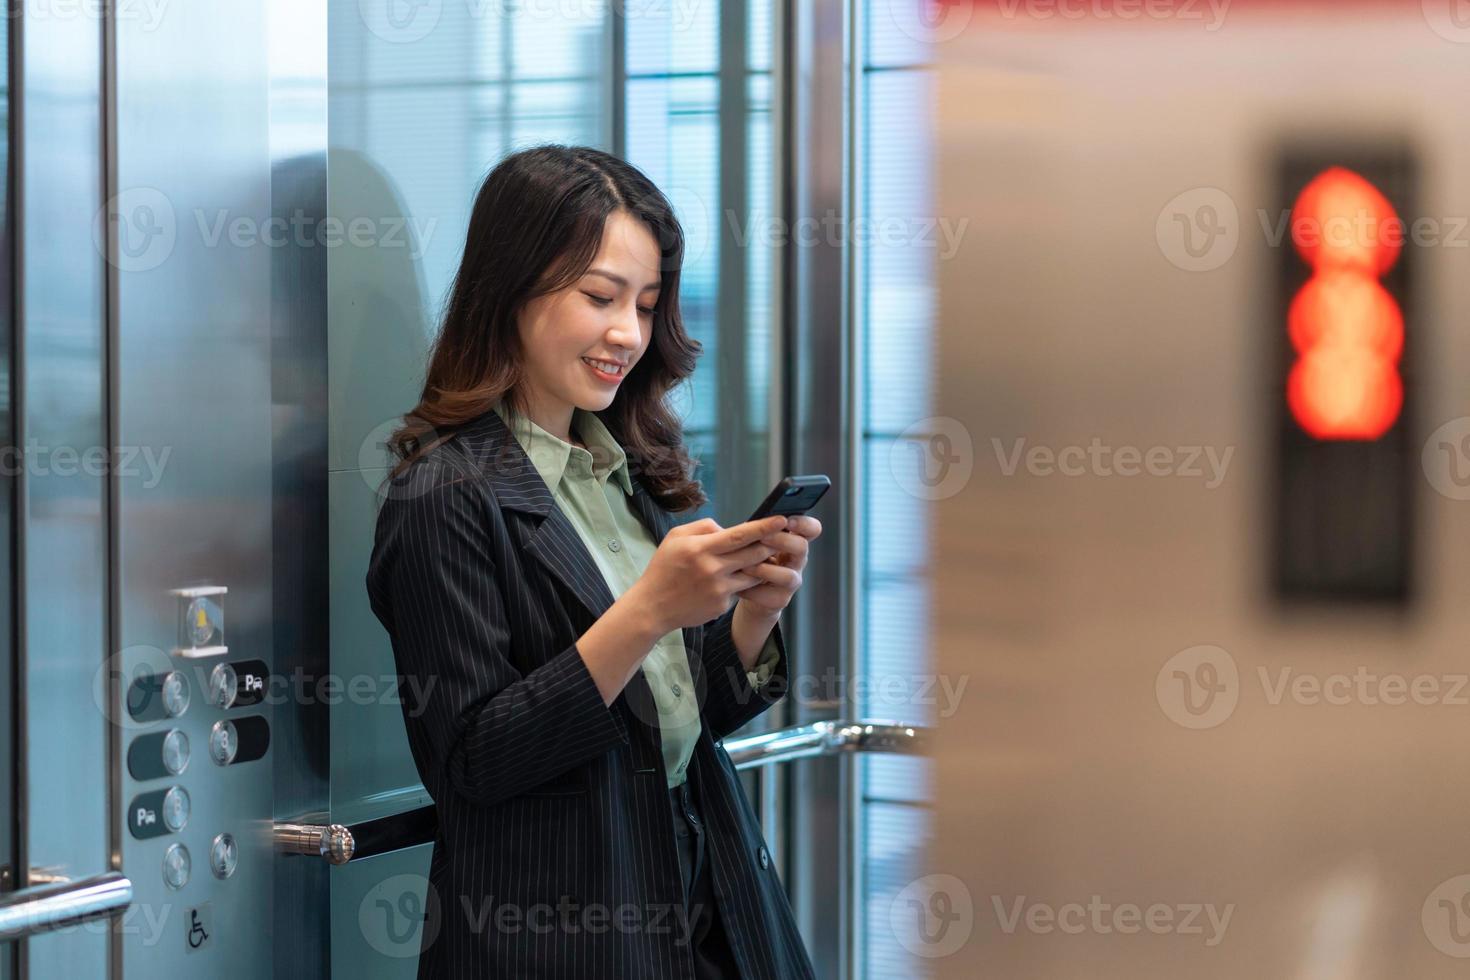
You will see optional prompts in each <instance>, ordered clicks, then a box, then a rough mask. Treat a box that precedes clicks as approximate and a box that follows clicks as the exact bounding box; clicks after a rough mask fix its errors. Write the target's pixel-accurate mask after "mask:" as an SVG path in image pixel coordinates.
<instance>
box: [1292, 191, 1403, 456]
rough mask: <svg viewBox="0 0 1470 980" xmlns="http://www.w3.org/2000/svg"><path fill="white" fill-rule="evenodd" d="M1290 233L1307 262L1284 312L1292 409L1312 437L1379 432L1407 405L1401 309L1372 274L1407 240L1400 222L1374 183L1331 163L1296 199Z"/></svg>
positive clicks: (1390, 261) (1379, 272)
mask: <svg viewBox="0 0 1470 980" xmlns="http://www.w3.org/2000/svg"><path fill="white" fill-rule="evenodd" d="M1291 235H1292V241H1293V243H1295V245H1296V249H1297V253H1298V254H1299V255H1301V257H1302V259H1303V260H1305V261H1306V262H1307V264H1309V265H1310V266H1311V267H1312V270H1313V273H1312V278H1311V279H1309V280H1307V283H1306V285H1304V286H1302V288H1301V290H1300V291H1299V292H1298V293H1297V295H1296V297H1295V298H1294V299H1293V300H1292V303H1291V309H1290V312H1289V313H1288V315H1287V320H1288V324H1287V326H1288V330H1289V331H1290V335H1291V342H1292V346H1293V347H1294V348H1295V349H1296V351H1297V354H1298V355H1299V357H1298V360H1297V362H1296V364H1295V365H1293V367H1292V370H1291V375H1290V377H1289V378H1288V379H1287V384H1286V389H1287V390H1286V395H1287V403H1288V405H1289V406H1290V408H1291V413H1292V416H1293V417H1294V418H1295V419H1296V421H1297V424H1299V425H1300V426H1301V427H1302V428H1303V429H1304V430H1306V432H1307V433H1308V434H1309V435H1311V436H1313V437H1315V438H1317V439H1377V438H1378V437H1379V436H1381V435H1383V433H1384V432H1386V431H1388V429H1389V428H1390V427H1391V426H1392V425H1393V423H1394V422H1395V421H1396V420H1397V419H1398V416H1399V410H1400V408H1401V407H1402V405H1403V394H1404V393H1403V383H1402V381H1401V380H1400V378H1399V374H1398V360H1399V355H1400V353H1401V352H1402V351H1403V346H1404V317H1403V313H1402V311H1400V309H1399V306H1398V303H1397V302H1395V300H1394V298H1393V297H1392V296H1391V295H1390V294H1389V292H1388V290H1386V289H1384V288H1383V286H1382V284H1381V283H1379V281H1378V279H1379V277H1380V276H1382V275H1383V274H1384V273H1385V272H1387V271H1388V270H1389V269H1391V268H1392V267H1393V264H1394V262H1395V261H1397V259H1398V256H1399V252H1400V251H1401V250H1402V248H1403V222H1402V221H1401V220H1400V219H1399V216H1398V215H1397V214H1396V213H1395V212H1394V209H1393V205H1391V204H1389V202H1388V199H1387V198H1386V197H1384V196H1383V194H1382V193H1380V192H1379V190H1378V189H1377V188H1376V187H1374V186H1373V185H1372V184H1371V183H1369V182H1368V181H1367V180H1364V179H1363V178H1362V177H1361V176H1359V175H1358V174H1355V173H1353V172H1352V171H1350V170H1345V169H1343V168H1342V167H1331V168H1329V169H1327V170H1324V171H1323V172H1322V173H1320V174H1318V175H1317V176H1316V177H1315V178H1313V179H1312V181H1311V183H1309V184H1308V185H1307V186H1306V188H1305V189H1304V190H1303V191H1302V193H1301V195H1300V196H1299V197H1298V198H1297V200H1296V204H1295V206H1294V207H1293V208H1292V220H1291Z"/></svg>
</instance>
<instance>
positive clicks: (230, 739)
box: [209, 721, 240, 766]
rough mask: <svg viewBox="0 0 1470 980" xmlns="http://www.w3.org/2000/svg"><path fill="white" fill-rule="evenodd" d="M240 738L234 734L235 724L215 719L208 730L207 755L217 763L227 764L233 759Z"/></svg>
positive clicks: (237, 749) (238, 746)
mask: <svg viewBox="0 0 1470 980" xmlns="http://www.w3.org/2000/svg"><path fill="white" fill-rule="evenodd" d="M239 748H240V739H239V738H238V737H237V736H236V734H235V725H234V723H233V722H229V721H217V722H215V723H214V726H213V727H212V728H210V730H209V757H210V758H211V759H213V760H214V761H215V763H216V764H217V765H221V766H227V765H229V764H230V763H232V762H234V761H235V753H236V752H237V751H239Z"/></svg>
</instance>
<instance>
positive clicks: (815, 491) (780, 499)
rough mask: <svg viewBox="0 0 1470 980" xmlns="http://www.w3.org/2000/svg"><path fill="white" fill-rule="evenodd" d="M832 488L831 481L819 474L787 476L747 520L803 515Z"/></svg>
mask: <svg viewBox="0 0 1470 980" xmlns="http://www.w3.org/2000/svg"><path fill="white" fill-rule="evenodd" d="M831 486H832V481H831V480H829V479H827V478H826V477H825V476H823V475H822V474H821V473H814V474H809V475H807V476H788V477H786V478H785V479H784V480H782V481H781V482H780V483H778V484H776V487H775V489H773V490H772V491H771V492H770V493H768V494H767V495H766V499H765V500H762V501H761V505H760V506H759V507H757V508H756V509H755V513H754V514H751V515H750V517H749V518H747V520H751V521H758V520H760V519H761V518H762V517H774V516H775V515H777V514H784V515H785V516H787V517H795V516H797V515H799V514H805V513H806V512H807V511H809V510H811V509H812V508H813V507H815V506H816V505H817V501H818V500H821V499H822V494H824V493H826V492H827V491H828V490H829V489H830V488H831Z"/></svg>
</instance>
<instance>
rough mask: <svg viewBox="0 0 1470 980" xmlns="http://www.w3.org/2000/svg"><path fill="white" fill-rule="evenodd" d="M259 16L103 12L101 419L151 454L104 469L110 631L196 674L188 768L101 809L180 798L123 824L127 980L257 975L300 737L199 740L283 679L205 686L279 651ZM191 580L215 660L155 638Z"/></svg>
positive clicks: (270, 709)
mask: <svg viewBox="0 0 1470 980" xmlns="http://www.w3.org/2000/svg"><path fill="white" fill-rule="evenodd" d="M267 13H268V11H267V6H266V5H265V4H260V3H224V2H205V0H201V2H193V3H189V4H176V5H169V6H165V7H163V8H161V16H159V17H157V18H154V19H151V20H150V19H147V18H143V17H137V16H135V17H127V18H124V17H121V16H119V17H118V18H117V20H116V25H115V42H114V48H113V57H114V58H115V68H114V73H113V78H112V82H113V85H114V90H113V92H112V93H111V94H112V100H111V102H112V111H113V113H114V116H113V119H112V132H113V133H114V134H115V156H114V159H113V162H112V174H111V177H112V186H111V187H110V188H109V189H110V191H111V193H112V194H113V195H115V197H114V211H115V212H116V215H117V220H116V222H115V225H114V231H115V239H114V241H113V243H112V248H113V252H112V256H113V262H114V270H113V275H114V277H115V289H114V296H115V308H114V311H113V321H112V329H113V334H112V342H113V344H114V349H115V353H114V361H113V369H114V372H115V373H114V386H115V393H114V398H115V412H116V417H115V420H114V434H115V438H116V441H117V442H118V444H119V445H121V446H123V447H137V448H138V449H139V450H144V451H147V450H151V451H152V452H153V453H154V454H155V455H154V460H155V463H156V464H157V465H156V466H155V468H153V469H150V468H149V467H147V466H146V465H145V466H143V467H140V468H139V469H140V472H138V473H135V474H120V475H119V476H118V478H117V480H116V481H115V494H116V501H115V507H116V510H115V513H116V527H115V534H116V554H115V568H114V571H115V576H116V581H115V595H114V602H115V604H116V621H115V624H114V636H113V642H114V646H115V648H116V649H118V650H119V651H120V656H119V660H120V665H121V667H122V670H123V673H124V675H125V676H131V675H132V674H133V673H134V672H135V671H137V670H139V669H157V668H162V667H171V668H172V669H175V670H181V671H183V672H184V673H185V675H186V676H187V678H188V681H189V683H190V685H191V687H192V699H191V704H190V707H189V708H188V710H187V711H186V712H185V713H184V714H183V715H182V716H181V717H179V718H178V719H176V720H174V721H173V722H172V724H173V726H174V727H178V728H181V729H182V730H183V731H184V732H185V733H186V734H187V735H188V737H189V741H190V743H191V746H192V760H191V761H190V763H189V766H188V768H187V769H186V770H185V772H184V773H183V774H182V775H180V776H178V777H176V778H174V779H172V780H164V781H150V782H147V783H140V782H138V781H136V780H134V779H133V778H132V776H131V775H129V774H127V773H124V774H123V776H122V799H123V805H122V806H119V807H116V808H114V817H115V818H117V819H122V817H123V813H124V807H125V806H126V804H127V802H128V801H130V800H131V799H132V798H133V796H134V794H136V793H138V792H141V791H143V790H145V789H152V788H154V787H155V786H156V785H167V784H168V783H170V782H172V783H176V784H178V785H181V786H183V787H185V788H186V789H187V790H188V792H189V794H190V797H191V800H192V813H191V815H190V818H189V821H188V824H187V825H186V826H185V827H184V829H183V830H182V831H180V832H178V833H176V834H171V835H166V836H164V837H158V838H152V839H148V840H138V839H136V838H134V837H133V836H132V834H131V833H129V832H127V831H126V830H124V831H123V832H122V833H121V834H120V840H121V851H122V858H123V867H124V868H126V869H127V871H128V873H129V875H130V877H131V878H132V879H133V882H134V887H135V890H136V902H135V904H136V905H137V906H139V907H141V909H142V910H143V911H144V912H145V913H147V914H148V918H149V921H150V922H152V923H155V924H156V926H155V927H154V928H153V929H151V930H145V931H142V932H139V933H134V934H127V935H124V936H123V937H122V959H123V967H124V971H123V972H124V975H126V976H139V977H141V976H168V977H178V976H191V975H192V976H210V977H218V978H234V977H262V976H268V975H270V973H271V963H272V954H271V944H270V936H271V933H272V929H273V926H274V921H275V920H274V917H273V915H272V904H273V895H274V890H273V889H274V886H273V874H274V860H273V855H272V850H271V837H270V828H271V824H272V817H273V810H272V789H273V766H274V763H275V758H276V756H277V755H278V754H280V753H282V752H294V751H298V748H297V747H296V746H292V745H283V744H282V742H281V741H280V740H279V738H278V739H276V740H275V741H274V742H273V744H272V745H271V746H270V748H269V749H268V750H267V752H266V754H265V756H264V757H263V758H261V759H258V760H256V761H253V762H244V763H236V764H234V765H230V766H220V765H216V764H215V763H214V762H213V761H211V758H210V754H209V737H210V730H211V726H212V725H213V723H214V722H216V721H220V720H223V719H225V718H227V717H234V718H238V717H239V716H241V715H245V714H249V715H260V716H263V717H265V718H266V719H267V721H273V720H274V716H275V714H276V708H277V707H279V705H276V704H273V703H272V702H273V701H277V700H279V699H280V698H282V697H284V698H286V699H288V700H289V699H290V698H292V697H294V696H295V695H294V689H293V688H291V687H289V686H288V687H281V686H279V685H268V688H267V691H266V694H267V699H266V701H265V702H263V703H262V704H260V705H257V706H255V707H252V708H249V709H240V708H235V709H231V710H230V711H225V710H222V709H220V708H217V707H214V706H213V705H211V704H210V703H209V699H208V697H207V695H208V677H209V672H210V669H211V668H212V667H213V665H214V664H215V663H217V662H219V661H221V660H238V659H242V658H250V659H259V660H264V661H265V662H266V663H267V665H271V666H273V665H274V664H275V624H274V621H273V616H272V613H273V602H274V598H275V595H274V591H273V557H274V556H273V549H272V541H273V538H272V535H273V518H274V517H275V516H276V515H275V514H273V511H272V491H273V488H274V482H273V473H272V451H273V438H274V436H275V434H276V433H275V426H276V424H277V423H278V422H279V423H280V424H281V426H282V428H283V430H288V429H289V426H290V424H291V422H292V421H293V418H292V413H293V409H292V408H291V407H288V408H287V410H285V411H283V412H282V413H281V417H280V418H279V419H278V418H276V417H275V416H274V415H273V410H272V383H273V371H272V361H271V333H272V329H273V325H274V324H275V322H276V321H275V320H274V319H273V315H274V314H275V312H276V311H275V310H273V308H272V303H271V297H272V276H273V271H275V272H279V269H278V267H277V266H276V261H275V257H276V255H277V253H278V251H279V250H280V249H282V248H289V247H290V244H289V243H290V242H292V241H293V240H294V234H295V233H294V231H293V230H292V227H291V226H289V225H288V226H286V227H281V226H279V225H278V224H275V223H272V222H271V221H270V220H269V219H271V218H272V217H273V216H274V213H275V212H274V207H275V205H276V204H277V202H275V201H273V199H272V186H271V179H272V163H273V158H272V146H273V145H272V139H271V137H272V129H271V118H270V114H269V110H270V97H271V86H270V81H271V78H270V62H269V58H270V53H271V50H272V49H271V45H270V43H269V40H268V35H267V28H268V17H267ZM281 29H282V30H289V27H282V28H281ZM307 166H308V167H309V166H310V164H309V163H308V164H307ZM305 196H306V197H307V198H308V199H309V197H310V194H309V192H305ZM293 315H294V313H293V311H292V310H289V309H288V310H287V311H283V312H282V320H281V321H280V322H281V323H282V324H283V325H288V324H289V325H295V324H296V323H297V322H298V321H296V320H293V319H292V317H293ZM283 390H289V387H285V388H283ZM287 398H288V406H291V405H292V403H291V402H290V400H289V399H290V396H287ZM288 436H289V432H287V433H286V437H288ZM306 441H307V443H308V445H309V444H310V440H309V439H308V440H306ZM308 452H309V450H308ZM145 463H146V460H145ZM282 479H283V480H287V481H289V480H290V479H291V477H290V475H289V474H288V475H283V476H282ZM195 586H213V587H219V586H223V587H225V588H227V589H228V593H226V594H225V595H224V596H223V605H224V641H225V644H226V645H227V646H228V654H227V655H225V656H213V657H204V658H200V659H186V658H183V657H179V656H175V655H173V654H172V653H171V652H170V651H171V650H172V649H173V647H174V646H175V644H176V643H177V642H178V636H179V632H180V629H179V604H180V603H179V599H178V598H177V597H176V596H174V595H171V594H170V590H174V589H179V588H183V587H195ZM292 635H293V636H294V635H299V634H292ZM277 674H279V671H277ZM117 707H118V711H119V714H121V705H118V706H117ZM281 710H282V713H283V714H286V713H289V711H290V709H289V708H287V707H282V709H281ZM133 736H134V733H133V732H132V731H129V732H127V734H126V736H125V737H126V738H128V739H131V738H132V737H133ZM220 833H230V834H233V836H234V837H235V839H236V841H237V844H238V847H239V865H238V869H237V870H236V872H235V873H234V875H233V876H232V877H230V878H228V879H226V880H218V879H216V878H215V877H214V876H213V875H212V874H211V871H210V868H209V860H208V859H209V848H210V843H211V840H212V839H213V838H214V837H215V835H217V834H220ZM172 843H181V844H183V845H185V846H186V847H187V848H188V850H189V852H190V855H191V859H192V873H191V876H190V880H189V881H188V883H187V884H186V885H184V886H183V887H182V888H179V889H177V890H175V889H171V888H170V887H169V886H168V885H166V884H165V881H164V878H163V874H162V870H161V862H162V860H163V857H164V850H165V848H166V847H167V846H168V845H169V844H172ZM196 915H197V916H198V918H199V920H200V921H201V922H202V923H203V924H204V928H205V930H206V931H207V932H208V933H209V937H208V939H207V940H205V941H203V942H202V944H201V945H200V946H199V948H198V949H194V948H191V946H190V942H189V939H190V936H191V934H192V935H193V937H194V938H195V940H198V928H199V927H198V926H196V924H195V917H196Z"/></svg>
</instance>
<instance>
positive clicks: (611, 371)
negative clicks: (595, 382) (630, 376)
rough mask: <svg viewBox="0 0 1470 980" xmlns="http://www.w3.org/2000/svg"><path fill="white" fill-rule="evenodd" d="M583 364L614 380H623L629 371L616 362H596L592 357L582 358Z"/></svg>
mask: <svg viewBox="0 0 1470 980" xmlns="http://www.w3.org/2000/svg"><path fill="white" fill-rule="evenodd" d="M582 363H583V364H586V365H588V366H589V367H591V368H592V369H593V370H595V371H597V372H598V373H599V374H605V375H607V376H609V377H613V378H621V377H622V376H623V374H624V373H625V372H626V371H627V367H626V366H624V365H622V364H618V363H617V362H615V361H595V360H593V359H592V358H590V357H584V358H582Z"/></svg>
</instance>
